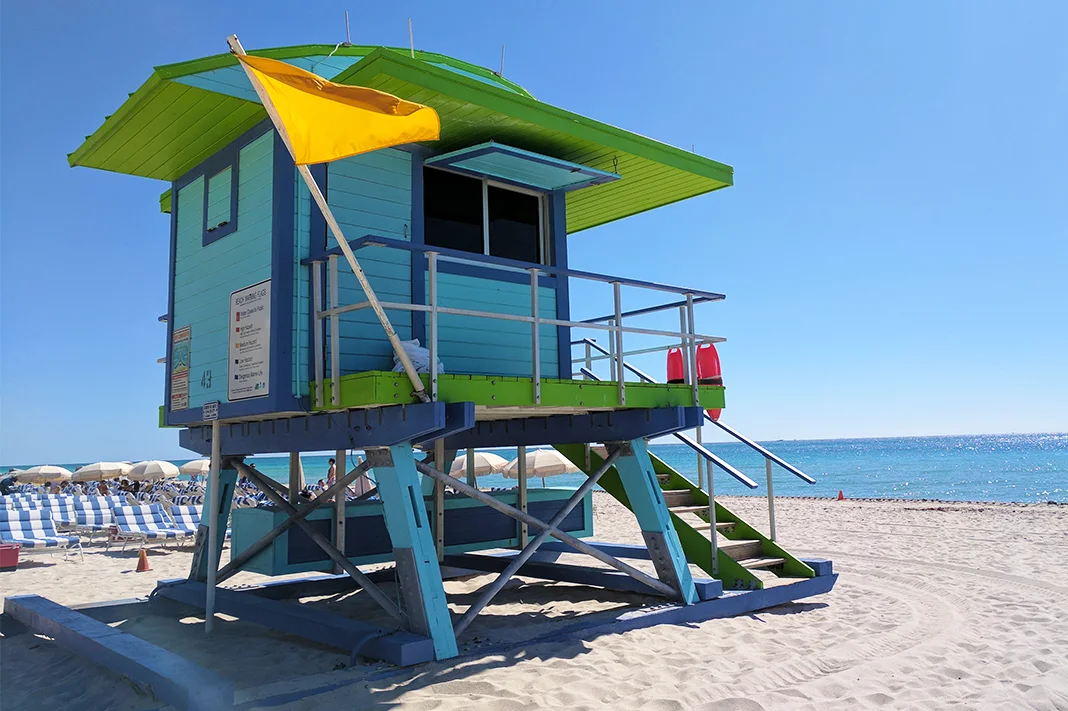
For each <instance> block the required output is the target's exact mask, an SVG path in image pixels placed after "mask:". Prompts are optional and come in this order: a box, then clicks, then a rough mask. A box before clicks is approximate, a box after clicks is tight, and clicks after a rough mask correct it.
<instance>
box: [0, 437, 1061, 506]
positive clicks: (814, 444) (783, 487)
mask: <svg viewBox="0 0 1068 711" xmlns="http://www.w3.org/2000/svg"><path fill="white" fill-rule="evenodd" d="M761 444H762V445H763V446H764V447H766V448H767V449H768V450H770V451H772V452H774V453H775V454H777V455H778V456H780V457H782V458H783V459H785V460H786V461H787V462H790V463H791V464H793V465H794V466H796V467H798V468H799V469H801V470H802V471H803V472H805V473H806V474H808V475H809V476H811V477H813V478H815V479H816V483H815V484H806V483H805V482H803V481H801V480H800V479H798V478H796V477H795V476H793V475H792V474H790V473H789V472H787V471H785V470H784V469H781V468H779V467H777V466H776V467H774V469H773V475H774V485H775V494H776V496H779V495H783V496H826V497H831V496H837V495H838V492H839V491H842V492H843V493H844V495H845V496H846V497H848V498H858V499H859V498H890V499H942V500H945V501H1002V502H1028V503H1035V502H1040V503H1044V502H1047V501H1056V502H1058V503H1066V504H1068V433H1064V434H1004V435H959V436H958V435H954V436H937V437H888V438H880V439H828V440H798V441H777V442H761ZM708 446H709V448H710V449H711V450H712V451H713V452H715V453H716V454H717V455H719V456H720V457H722V458H723V459H725V460H726V461H727V462H729V463H730V464H732V465H733V466H734V467H735V468H737V469H739V470H740V471H742V472H744V473H745V474H747V475H748V476H749V477H750V478H751V479H753V480H755V481H757V482H758V483H759V484H760V488H758V489H752V490H751V489H748V488H746V487H744V486H742V484H740V483H738V482H737V481H735V480H734V479H733V478H732V477H731V476H729V475H728V474H726V473H724V472H723V471H719V470H718V471H717V473H716V493H717V495H742V496H745V495H752V496H764V495H766V487H765V480H766V474H765V471H764V460H763V458H762V457H761V456H760V455H759V454H757V453H756V452H754V451H753V450H751V449H750V448H749V447H747V446H745V445H744V444H740V443H730V444H718V443H713V444H711V445H708ZM651 449H652V451H653V452H654V453H656V454H657V455H658V456H659V457H661V458H662V459H663V460H664V461H666V462H667V463H668V464H670V465H671V466H673V467H675V468H676V469H678V470H679V471H680V472H681V473H682V474H684V475H685V476H687V477H688V478H690V479H691V480H693V481H695V482H696V481H697V456H696V454H694V452H693V451H692V450H690V449H689V448H688V447H686V445H683V444H653V445H652V446H651ZM493 451H495V452H496V453H497V454H500V455H501V456H502V457H505V458H506V459H512V458H514V457H515V449H510V450H509V449H497V450H493ZM301 459H302V462H303V465H304V472H305V476H306V478H307V479H308V480H309V481H315V480H317V479H319V478H325V477H326V470H327V466H328V464H327V460H328V459H329V457H328V456H325V455H324V456H319V455H315V456H305V457H302V458H301ZM173 461H174V463H175V464H182V463H184V462H185V461H187V460H173ZM251 461H253V462H255V463H256V468H257V469H259V470H260V471H262V472H264V473H266V474H268V475H270V476H272V477H274V478H275V479H277V480H279V481H288V476H289V475H288V471H289V460H288V457H274V456H260V457H254V458H252V460H251ZM86 463H87V462H80V463H73V464H64V465H62V466H65V467H67V468H68V469H71V470H72V471H73V470H74V469H75V468H77V467H78V466H81V465H82V464H86ZM23 466H32V465H23ZM350 466H351V463H350ZM7 468H8V467H6V466H5V467H3V468H2V469H0V471H6V470H7ZM583 479H584V477H583V476H582V475H581V474H579V475H569V476H558V477H553V478H550V479H547V480H546V483H547V484H548V485H549V486H558V487H559V486H566V487H577V486H578V485H579V484H580V483H581V482H582V480H583ZM479 484H480V486H484V487H506V488H507V487H512V486H515V481H514V480H508V479H505V478H504V477H502V476H500V475H492V476H485V477H479ZM540 484H541V482H540V480H538V479H532V480H531V486H539V485H540Z"/></svg>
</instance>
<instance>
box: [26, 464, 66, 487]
mask: <svg viewBox="0 0 1068 711" xmlns="http://www.w3.org/2000/svg"><path fill="white" fill-rule="evenodd" d="M18 477H19V478H18V480H19V481H20V482H21V483H23V484H45V483H48V482H60V481H70V478H71V473H70V469H64V468H63V467H54V466H51V465H48V464H45V465H42V466H39V467H30V468H29V469H27V470H25V471H22V472H19V474H18Z"/></svg>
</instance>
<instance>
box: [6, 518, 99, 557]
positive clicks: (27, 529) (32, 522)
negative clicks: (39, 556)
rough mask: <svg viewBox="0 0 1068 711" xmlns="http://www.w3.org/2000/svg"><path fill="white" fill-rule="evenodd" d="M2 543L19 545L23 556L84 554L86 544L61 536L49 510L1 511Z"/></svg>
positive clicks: (71, 537)
mask: <svg viewBox="0 0 1068 711" xmlns="http://www.w3.org/2000/svg"><path fill="white" fill-rule="evenodd" d="M0 542H3V543H17V544H19V545H20V546H21V547H22V554H30V553H38V552H42V553H56V552H59V551H63V552H64V553H68V552H69V551H71V550H75V549H77V551H78V555H79V556H80V555H81V553H82V544H81V541H80V540H79V538H78V537H77V536H61V535H60V534H59V532H58V531H56V524H55V523H54V522H53V521H52V514H51V512H50V511H49V510H48V509H43V508H42V509H8V508H0Z"/></svg>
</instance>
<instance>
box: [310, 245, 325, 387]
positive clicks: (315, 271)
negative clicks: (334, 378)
mask: <svg viewBox="0 0 1068 711" xmlns="http://www.w3.org/2000/svg"><path fill="white" fill-rule="evenodd" d="M311 270H312V304H313V309H314V314H315V323H314V324H312V328H313V329H314V331H313V334H314V335H313V338H314V342H315V405H316V407H322V405H323V316H322V313H323V263H322V262H312V264H311Z"/></svg>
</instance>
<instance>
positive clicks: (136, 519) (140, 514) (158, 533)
mask: <svg viewBox="0 0 1068 711" xmlns="http://www.w3.org/2000/svg"><path fill="white" fill-rule="evenodd" d="M114 513H115V526H116V528H118V533H117V534H116V535H115V536H114V537H113V538H114V540H116V541H118V540H121V541H122V549H123V550H126V544H127V543H128V542H129V541H137V540H139V541H142V542H147V541H149V540H158V541H160V542H161V543H163V542H166V541H168V540H175V541H176V540H178V539H183V538H187V537H189V536H190V535H191V533H190V532H189V531H184V530H182V529H179V528H177V527H176V526H175V525H174V522H173V521H171V520H170V518H169V517H168V516H167V512H166V511H164V510H163V506H161V505H160V504H143V505H140V506H116V507H115V508H114ZM110 546H111V540H110V539H109V541H108V547H109V548H110Z"/></svg>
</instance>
